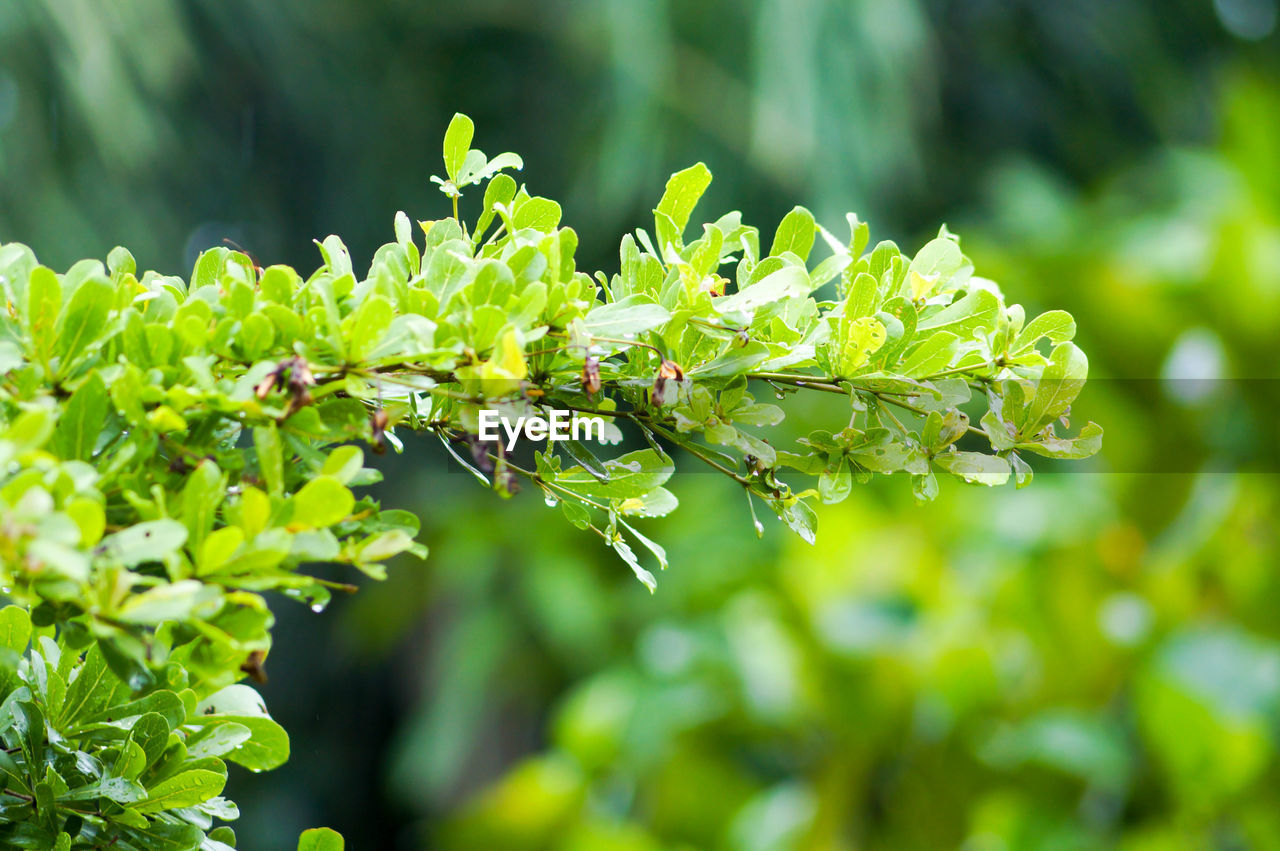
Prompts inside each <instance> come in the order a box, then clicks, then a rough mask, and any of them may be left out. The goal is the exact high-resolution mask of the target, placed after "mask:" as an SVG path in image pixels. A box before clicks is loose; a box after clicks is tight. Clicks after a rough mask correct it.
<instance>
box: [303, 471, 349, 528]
mask: <svg viewBox="0 0 1280 851" xmlns="http://www.w3.org/2000/svg"><path fill="white" fill-rule="evenodd" d="M289 504H290V505H291V506H292V507H293V514H292V522H293V524H294V525H296V526H299V527H302V528H309V529H323V528H325V527H327V526H332V525H333V524H335V523H339V522H341V521H342V520H344V519H346V517H347V515H349V514H350V513H351V510H352V509H353V508H354V507H355V504H356V500H355V497H354V496H353V495H352V494H351V491H350V490H348V489H347V487H346V486H345V485H343V484H342V482H340V481H338V480H337V479H335V478H334V477H333V476H316V477H315V478H314V479H312V480H311V481H309V482H307V483H306V484H305V485H303V486H302V489H301V490H299V491H298V492H297V493H296V494H294V496H293V498H292V499H291V500H289Z"/></svg>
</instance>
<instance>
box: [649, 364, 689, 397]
mask: <svg viewBox="0 0 1280 851" xmlns="http://www.w3.org/2000/svg"><path fill="white" fill-rule="evenodd" d="M683 380H684V370H682V369H681V368H680V365H679V364H678V363H676V362H675V361H672V360H667V359H666V358H663V359H662V364H661V365H660V366H659V367H658V377H657V378H655V379H654V380H653V392H652V393H650V394H649V400H650V401H651V402H652V403H653V404H654V405H655V406H657V407H659V408H661V407H662V406H663V405H666V404H668V403H670V402H673V401H675V396H676V390H677V388H678V386H679V382H681V381H683Z"/></svg>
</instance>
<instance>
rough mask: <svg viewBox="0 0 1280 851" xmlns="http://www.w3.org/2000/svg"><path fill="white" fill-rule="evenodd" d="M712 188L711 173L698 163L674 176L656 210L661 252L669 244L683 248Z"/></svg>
mask: <svg viewBox="0 0 1280 851" xmlns="http://www.w3.org/2000/svg"><path fill="white" fill-rule="evenodd" d="M710 185H711V172H710V170H708V169H707V167H706V166H705V165H704V164H702V163H695V164H694V165H691V166H689V167H688V168H686V169H684V170H683V171H678V172H676V173H675V174H673V175H671V178H670V179H669V180H668V181H667V188H666V191H664V192H663V193H662V200H661V201H659V202H658V206H657V207H656V208H654V214H655V219H656V220H657V225H656V227H657V233H658V242H659V245H658V248H659V250H662V248H663V247H664V246H666V244H667V243H674V244H675V245H676V246H677V247H679V246H680V245H682V244H683V243H682V239H683V236H684V231H685V228H686V227H687V226H688V224H689V216H690V215H692V214H693V208H694V207H696V206H697V205H698V199H700V198H701V197H702V193H704V192H706V191H707V187H708V186H710Z"/></svg>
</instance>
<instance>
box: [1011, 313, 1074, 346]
mask: <svg viewBox="0 0 1280 851" xmlns="http://www.w3.org/2000/svg"><path fill="white" fill-rule="evenodd" d="M1075 335H1076V320H1075V319H1074V318H1073V317H1072V316H1071V314H1070V313H1067V312H1066V311H1065V310H1050V311H1048V312H1047V313H1042V314H1040V315H1039V316H1037V317H1036V318H1035V319H1032V320H1031V321H1030V322H1028V323H1027V326H1026V327H1025V328H1023V329H1022V332H1021V333H1020V334H1018V336H1017V338H1016V339H1015V340H1014V341H1013V344H1012V345H1010V346H1009V353H1010V354H1013V355H1018V354H1021V353H1023V352H1026V351H1028V350H1030V349H1031V348H1032V347H1034V346H1035V344H1036V343H1037V342H1039V341H1040V340H1042V339H1044V338H1045V337H1048V338H1049V341H1050V342H1052V343H1065V342H1067V341H1068V340H1070V339H1071V338H1072V337H1074V336H1075Z"/></svg>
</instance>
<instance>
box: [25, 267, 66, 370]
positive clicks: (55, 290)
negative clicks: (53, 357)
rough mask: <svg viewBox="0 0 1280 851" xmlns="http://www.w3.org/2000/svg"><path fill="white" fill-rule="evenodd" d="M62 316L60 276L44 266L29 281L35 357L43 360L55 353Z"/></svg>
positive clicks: (29, 327)
mask: <svg viewBox="0 0 1280 851" xmlns="http://www.w3.org/2000/svg"><path fill="white" fill-rule="evenodd" d="M61 312H62V284H61V282H59V281H58V276H57V274H56V273H55V272H54V271H53V270H52V269H48V268H46V267H44V266H37V267H36V268H35V269H33V270H32V272H31V277H30V279H29V280H28V281H27V313H26V326H27V333H28V334H30V335H31V340H32V342H33V343H34V344H35V345H34V350H35V351H34V353H33V354H34V356H35V357H36V358H38V359H40V360H44V359H46V358H48V357H49V355H50V354H51V353H52V352H53V344H54V340H56V339H57V335H56V331H55V326H56V325H57V322H58V314H59V313H61Z"/></svg>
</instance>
